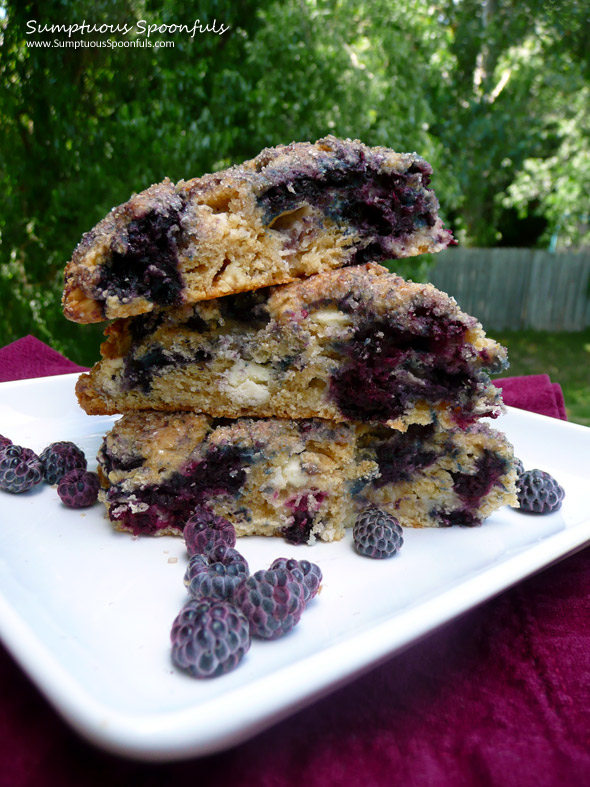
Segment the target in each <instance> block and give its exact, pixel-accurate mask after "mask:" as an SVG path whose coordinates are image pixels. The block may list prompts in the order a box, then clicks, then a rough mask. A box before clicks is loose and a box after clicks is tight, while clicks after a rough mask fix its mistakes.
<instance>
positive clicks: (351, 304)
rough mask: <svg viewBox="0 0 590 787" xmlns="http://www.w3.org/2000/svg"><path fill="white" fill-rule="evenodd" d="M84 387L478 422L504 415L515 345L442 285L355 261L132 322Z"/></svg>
mask: <svg viewBox="0 0 590 787" xmlns="http://www.w3.org/2000/svg"><path fill="white" fill-rule="evenodd" d="M107 337H108V338H107V341H106V342H105V343H104V344H103V346H102V355H103V360H102V361H101V362H100V363H98V364H96V365H95V367H94V368H93V369H92V371H91V372H90V373H89V374H83V375H82V376H81V378H80V380H79V382H78V385H77V394H78V398H79V401H80V404H81V405H82V407H83V408H84V410H85V411H86V412H87V413H89V414H107V413H110V414H113V413H117V412H126V411H130V410H142V409H143V410H151V409H154V410H171V411H176V410H191V411H195V412H204V413H208V414H210V415H212V416H214V417H228V418H240V417H262V418H268V417H278V418H315V417H318V418H325V419H329V420H334V421H351V422H360V423H367V422H376V423H383V424H387V425H389V426H391V427H393V428H395V429H400V430H404V429H406V428H407V427H408V426H409V425H411V424H412V423H420V424H428V423H437V424H439V425H440V426H444V427H447V428H451V427H454V426H460V427H465V426H467V425H469V424H471V423H474V422H476V421H477V420H478V419H479V418H481V417H483V416H489V417H495V416H496V415H498V414H499V413H500V412H501V411H502V402H501V394H500V392H499V390H498V389H497V388H496V387H495V386H493V385H492V383H491V382H490V377H489V375H490V374H491V373H495V372H498V371H500V370H501V369H503V368H504V367H505V366H506V363H507V362H506V351H505V349H504V348H503V347H501V346H500V345H499V344H497V343H496V342H494V341H492V340H491V339H488V338H487V337H486V336H485V334H484V332H483V330H482V327H481V325H480V324H479V323H478V322H477V320H476V319H475V318H473V317H470V316H469V315H466V314H464V313H463V312H462V311H461V310H460V309H459V307H458V306H457V304H456V302H455V301H454V300H453V299H452V298H450V297H449V296H448V295H446V294H445V293H443V292H441V291H440V290H437V289H435V288H434V287H433V286H432V285H426V284H414V283H412V282H407V281H404V280H403V279H401V278H400V277H398V276H396V275H395V274H391V273H389V272H388V271H387V270H386V269H385V268H382V267H381V266H378V265H373V264H368V265H362V266H355V267H352V268H346V269H343V270H339V271H331V272H329V273H324V274H318V275H316V276H314V277H311V278H309V279H306V280H303V281H297V282H292V283H291V284H287V285H283V286H281V287H275V288H267V289H263V290H258V291H257V292H253V293H243V294H240V295H234V296H227V297H225V298H218V299H215V300H211V301H207V302H205V303H202V304H198V305H196V306H194V307H185V308H183V309H180V310H178V311H175V312H174V313H170V312H165V313H164V312H159V313H153V314H150V315H144V316H141V317H137V318H130V319H127V320H119V321H117V322H115V323H114V324H113V325H112V326H110V327H109V328H108V329H107Z"/></svg>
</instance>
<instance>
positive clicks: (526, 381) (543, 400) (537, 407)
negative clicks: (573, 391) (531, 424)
mask: <svg viewBox="0 0 590 787" xmlns="http://www.w3.org/2000/svg"><path fill="white" fill-rule="evenodd" d="M494 385H496V386H497V387H498V388H501V389H502V398H503V399H504V402H505V404H508V405H510V406H511V407H518V408H520V409H521V410H530V411H531V412H533V413H540V414H541V415H551V416H553V418H561V419H562V420H563V421H567V415H566V412H565V402H564V399H563V391H562V390H561V386H560V385H559V383H552V382H551V379H550V377H549V375H548V374H529V375H525V376H523V377H502V378H501V379H499V380H494Z"/></svg>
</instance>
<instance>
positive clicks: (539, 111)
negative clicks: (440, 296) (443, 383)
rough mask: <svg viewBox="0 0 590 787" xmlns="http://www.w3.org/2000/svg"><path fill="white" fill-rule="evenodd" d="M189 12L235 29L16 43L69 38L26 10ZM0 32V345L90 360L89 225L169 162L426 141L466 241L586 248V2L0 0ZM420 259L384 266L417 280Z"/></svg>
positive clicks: (167, 16)
mask: <svg viewBox="0 0 590 787" xmlns="http://www.w3.org/2000/svg"><path fill="white" fill-rule="evenodd" d="M197 17H198V18H199V19H200V20H201V22H202V23H203V24H205V23H209V24H210V25H213V23H214V21H216V22H217V24H218V25H219V24H221V23H222V24H223V25H224V26H229V31H228V32H226V33H224V34H223V35H218V34H216V33H213V32H209V33H203V34H197V35H195V36H194V37H193V38H191V36H190V35H188V34H186V33H176V34H174V35H169V34H154V35H153V36H152V37H151V40H152V42H155V41H157V40H160V41H164V40H167V41H173V42H174V47H167V48H160V49H156V48H154V47H141V48H139V47H138V48H109V47H101V48H99V47H92V48H90V47H87V48H78V49H75V48H71V47H56V46H53V47H51V48H43V47H40V46H38V47H31V46H30V45H28V44H30V42H31V40H32V39H36V40H37V41H41V40H47V41H54V40H55V39H59V40H61V41H66V40H68V35H67V34H65V33H64V34H61V35H59V34H52V33H45V34H41V33H35V34H34V35H27V30H30V27H29V28H28V27H27V22H29V21H30V20H35V21H36V22H37V24H56V23H66V24H71V23H78V24H80V23H81V22H82V21H86V22H88V23H93V24H94V23H95V24H101V23H104V24H109V25H116V24H120V25H123V24H128V25H129V26H130V27H131V26H133V25H135V23H136V22H137V21H138V20H140V19H143V20H146V21H147V22H148V23H157V24H180V23H185V24H188V25H189V27H190V26H192V25H193V23H194V20H195V18H197ZM0 31H1V43H0V84H1V90H0V154H1V155H0V262H1V265H0V297H1V304H2V309H1V312H0V341H1V342H2V344H6V343H8V342H9V341H12V340H13V339H16V338H19V337H20V336H23V335H25V334H27V333H33V334H35V335H36V336H37V337H38V338H40V339H42V340H44V341H47V342H48V343H50V344H51V345H52V346H54V347H55V348H56V349H58V350H60V351H62V352H64V353H66V354H67V355H68V356H69V357H71V358H72V359H74V360H76V361H78V362H80V363H83V364H91V363H93V362H94V361H95V360H96V359H97V357H98V344H99V340H100V334H101V331H102V328H101V327H97V326H78V325H72V324H70V323H68V322H67V321H66V320H65V319H64V318H63V316H62V314H61V307H60V297H61V287H62V274H63V268H64V265H65V264H66V262H67V261H68V260H69V258H70V256H71V253H72V251H73V249H74V247H75V245H76V244H77V242H78V241H79V240H80V238H81V236H82V234H83V233H84V232H85V231H86V230H89V229H90V228H91V227H92V226H93V225H94V224H95V223H96V222H97V221H98V220H99V219H101V218H102V217H103V215H104V214H105V213H106V212H107V211H108V210H109V209H110V208H111V207H112V206H114V205H117V204H119V203H120V202H123V201H125V200H126V199H128V198H129V196H130V195H131V193H133V192H137V191H141V190H142V189H144V188H146V187H147V186H149V185H150V184H151V183H153V182H156V181H159V180H161V179H162V178H164V177H165V176H168V177H170V178H171V179H172V180H179V179H181V178H189V177H194V176H198V175H201V174H203V173H204V172H207V171H211V170H215V169H219V168H222V167H226V166H228V165H229V164H232V163H236V162H239V161H241V160H243V159H245V158H248V157H251V156H254V155H255V154H256V153H257V152H258V151H259V150H260V149H261V148H263V147H265V146H268V145H275V144H278V143H285V142H290V141H292V140H315V139H317V138H319V137H321V136H323V135H325V134H326V133H333V134H336V135H338V136H344V137H353V138H359V139H362V140H363V141H364V142H366V143H367V144H371V145H376V144H382V145H387V146H389V147H393V148H395V149H397V150H399V151H417V152H418V153H419V154H421V155H422V156H424V157H425V158H426V159H427V160H428V161H429V162H430V163H431V164H432V165H433V167H434V170H435V175H434V178H433V186H434V188H435V190H436V193H437V195H438V197H439V200H440V203H441V213H442V215H443V218H444V220H445V223H446V224H447V226H449V227H450V228H451V229H452V230H453V232H454V234H455V236H456V237H457V239H458V240H459V242H460V243H461V244H463V245H470V246H477V247H484V246H495V245H505V246H529V247H543V248H547V247H552V248H557V249H563V248H567V247H569V248H581V247H583V246H588V245H589V244H590V224H589V222H590V57H589V54H588V41H589V40H590V6H589V4H588V3H580V2H564V1H563V0H554V1H553V2H551V1H550V2H542V1H541V0H539V1H535V0H481V1H479V2H475V1H474V0H445V1H444V2H426V1H425V0H403V1H402V2H391V0H364V1H361V0H279V1H277V2H271V1H270V0H258V1H257V2H253V1H252V0H242V1H241V2H235V1H234V2H228V1H226V0H203V2H200V3H198V4H195V3H193V2H183V0H153V1H150V0H118V1H116V0H102V2H101V1H99V2H86V1H85V0H81V1H80V2H66V1H65V0H44V2H42V3H41V2H27V1H26V0H18V1H17V0H0ZM71 38H72V39H78V40H81V39H84V40H85V41H90V40H94V41H99V40H102V41H106V40H108V38H109V36H108V35H101V34H100V33H94V34H86V35H84V36H81V35H74V36H72V37H71ZM111 38H112V40H113V41H117V40H118V41H122V40H129V41H132V40H134V39H135V38H137V39H138V40H142V41H145V36H138V35H136V34H135V33H133V32H132V33H130V34H129V35H126V36H124V35H121V34H115V35H113V36H111ZM427 263H428V261H427V260H426V261H424V260H422V261H421V260H417V261H410V262H405V263H404V264H403V266H400V265H399V264H397V265H396V268H397V269H398V270H399V271H400V272H401V273H405V274H408V275H411V276H412V277H413V278H424V277H425V276H427V273H428V266H427ZM583 344H584V343H582V345H583ZM583 352H586V351H583ZM586 359H587V355H586ZM539 370H540V371H544V369H539ZM533 371H537V369H533Z"/></svg>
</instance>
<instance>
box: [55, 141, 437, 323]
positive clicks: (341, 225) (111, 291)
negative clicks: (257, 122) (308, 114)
mask: <svg viewBox="0 0 590 787" xmlns="http://www.w3.org/2000/svg"><path fill="white" fill-rule="evenodd" d="M431 172H432V169H431V167H430V165H429V164H428V163H427V162H426V161H424V159H422V158H421V157H420V156H418V155H416V154H413V153H412V154H411V153H402V154H400V153H395V152H394V151H393V150H390V149H388V148H384V147H374V148H370V147H367V146H366V145H363V144H362V143H361V142H358V141H351V140H339V139H336V138H335V137H333V136H328V137H325V138H324V139H321V140H319V141H318V142H316V143H315V144H311V143H308V142H302V143H295V142H294V143H291V144H290V145H281V146H279V147H276V148H268V149H266V150H263V151H262V152H261V153H260V154H259V155H258V156H256V158H254V159H252V160H251V161H247V162H245V163H244V164H241V165H238V166H234V167H231V168H229V169H227V170H224V171H222V172H217V173H214V174H210V175H205V176H203V177H201V178H194V179H192V180H189V181H180V182H179V183H178V184H176V185H174V184H173V183H172V182H171V181H170V180H168V179H165V180H164V181H162V182H161V183H158V184H156V185H153V186H150V188H148V189H146V190H145V191H143V192H141V193H140V194H137V195H136V196H134V197H132V198H131V199H130V200H129V201H128V202H126V203H125V204H123V205H120V206H119V207H117V208H114V209H113V210H112V211H111V212H110V213H109V214H108V215H107V216H106V217H105V218H104V219H103V220H102V221H101V222H100V223H99V224H97V226H96V227H95V228H94V229H93V230H91V231H90V232H88V233H86V234H85V235H84V237H83V238H82V241H81V242H80V244H79V245H78V247H77V248H76V250H75V252H74V255H73V258H72V260H71V261H70V262H69V263H68V265H67V267H66V271H65V290H64V297H63V307H64V313H65V316H66V317H67V318H68V319H70V320H73V321H74V322H79V323H92V322H100V321H102V320H110V319H115V318H118V317H130V316H133V315H139V314H145V313H147V312H150V311H152V310H153V309H154V308H158V307H160V308H161V307H170V306H180V305H182V304H192V303H196V302H198V301H202V300H208V299H211V298H217V297H220V296H223V295H228V294H233V293H238V292H243V291H247V290H254V289H257V288H259V287H265V286H268V285H274V284H284V283H286V282H289V281H293V280H294V279H296V278H301V277H305V276H310V275H312V274H314V273H319V272H322V271H327V270H332V269H334V268H339V267H342V266H345V265H352V264H357V263H362V262H368V261H380V260H386V259H394V258H400V257H411V256H415V255H418V254H422V253H424V252H436V251H440V250H441V249H444V248H445V247H446V246H448V245H449V243H451V242H452V236H451V234H450V232H448V231H447V230H444V229H443V227H442V222H441V220H440V218H439V217H438V214H437V211H438V202H437V199H436V197H435V195H434V192H433V191H432V189H430V188H429V182H430V175H431Z"/></svg>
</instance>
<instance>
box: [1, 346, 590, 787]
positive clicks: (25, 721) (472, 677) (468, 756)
mask: <svg viewBox="0 0 590 787" xmlns="http://www.w3.org/2000/svg"><path fill="white" fill-rule="evenodd" d="M78 368H80V367H77V366H76V365H75V364H72V363H71V362H70V361H68V360H67V359H65V358H63V357H62V356H59V354H57V353H55V352H54V351H53V350H50V348H48V347H46V345H43V344H42V343H41V342H38V341H37V340H36V339H33V338H32V337H27V338H25V339H21V340H20V341H19V342H15V343H14V344H12V345H9V346H8V347H5V348H3V349H0V379H1V380H6V379H21V378H24V377H31V376H43V375H48V374H60V373H65V372H71V371H75V370H76V369H78ZM497 384H498V385H500V386H502V387H503V390H504V397H505V400H506V402H507V403H508V404H511V405H513V406H516V407H522V408H524V409H529V410H534V411H537V412H541V413H544V414H546V415H550V416H554V417H556V418H565V408H564V405H563V396H562V395H561V389H560V388H559V386H558V385H556V384H555V383H552V382H551V381H550V379H549V378H548V377H547V376H546V375H535V376H531V377H524V378H522V377H521V378H506V379H505V380H500V381H498V383H497ZM1 431H2V428H1V427H0V432H1ZM0 685H1V686H2V695H1V699H0V756H1V762H2V768H1V769H0V784H1V785H10V787H24V785H31V787H46V785H60V787H73V786H74V785H76V787H78V786H79V785H82V784H84V785H100V786H101V787H105V785H108V787H116V786H117V785H128V784H140V785H161V784H166V785H173V784H181V785H186V784H191V783H193V782H194V783H195V784H198V785H200V786H201V787H202V786H204V785H231V786H232V787H250V786H252V787H283V785H284V786H285V787H291V786H292V787H301V785H309V787H316V786H317V787H330V786H331V785H343V786H344V785H346V786H348V785H359V787H360V786H361V785H362V787H374V786H377V785H378V786H379V787H381V785H393V784H400V785H404V787H414V786H418V785H420V786H421V785H424V787H463V786H464V785H465V786H467V785H469V787H471V786H472V785H473V787H486V786H487V785H497V787H512V786H514V787H528V785H530V786H531V787H544V786H545V785H547V786H549V785H551V786H553V785H556V786H557V785H559V787H561V785H582V784H586V783H588V782H589V781H590V550H589V549H585V550H583V551H581V552H579V553H578V554H576V555H573V556H571V557H569V558H567V559H566V560H564V561H562V562H561V563H560V564H558V565H556V566H553V567H551V568H548V569H546V570H545V571H543V572H542V573H541V574H538V575H537V576H535V577H533V578H531V579H528V580H526V581H525V582H522V583H521V584H519V585H518V586H517V587H515V588H513V589H512V590H509V591H507V592H505V593H503V594H502V595H500V596H499V597H498V598H496V599H494V600H492V601H489V602H487V603H486V604H484V605H483V606H481V607H479V608H478V609H476V610H473V611H471V612H469V613H468V614H466V615H464V616H463V617H461V618H460V619H459V620H456V621H453V622H452V623H450V624H448V625H446V626H445V627H444V628H442V629H439V630H438V631H436V632H435V633H433V634H431V635H430V636H429V637H427V638H426V639H424V640H423V641H422V642H420V643H418V644H416V645H414V646H412V647H411V648H409V649H408V650H406V651H405V652H404V653H402V654H399V655H397V656H395V657H394V658H391V659H389V660H388V661H386V662H385V663H384V664H382V665H381V666H379V667H377V668H376V669H373V670H371V671H370V672H369V673H367V674H366V675H364V676H363V677H361V678H358V679H357V680H355V681H354V682H353V683H351V684H349V685H348V686H346V687H344V688H342V689H340V690H338V691H337V692H335V693H333V694H331V695H330V696H328V697H326V698H325V699H322V700H320V701H318V702H316V703H315V704H314V705H312V706H310V707H308V708H306V709H304V710H301V711H300V712H299V713H297V714H296V715H294V716H292V717H291V718H290V719H288V720H287V721H284V722H281V723H280V724H277V725H276V726H275V727H273V728H272V729H270V730H268V731H266V732H264V733H261V734H260V735H258V736H257V737H256V738H255V739H253V740H251V741H249V742H247V743H244V744H242V745H240V746H237V747H236V748H234V749H231V750H230V751H227V752H224V753H222V754H218V755H214V756H210V757H205V758H202V759H199V760H191V761H186V762H181V763H172V764H163V765H148V764H144V763H136V762H132V761H127V760H123V759H119V758H117V757H114V756H112V755H109V754H105V753H103V752H101V751H99V750H98V749H95V748H94V747H93V746H91V745H89V744H87V743H86V742H84V741H83V740H82V739H80V738H79V737H78V736H77V735H76V733H74V732H73V731H72V730H71V729H70V728H69V727H68V726H67V725H66V724H65V723H64V722H62V720H61V719H60V717H59V716H58V715H57V714H56V713H55V712H54V711H53V709H52V708H51V707H50V706H49V705H48V704H47V702H46V701H45V700H44V699H43V697H42V696H41V695H40V693H39V692H38V691H37V689H36V688H35V687H34V686H33V685H32V684H31V683H30V682H29V680H28V679H27V678H26V677H25V675H24V674H23V673H22V672H21V671H20V669H19V668H18V667H17V666H16V665H15V664H14V663H13V661H12V659H11V657H10V656H9V655H8V654H7V653H6V652H5V651H4V650H0Z"/></svg>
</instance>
